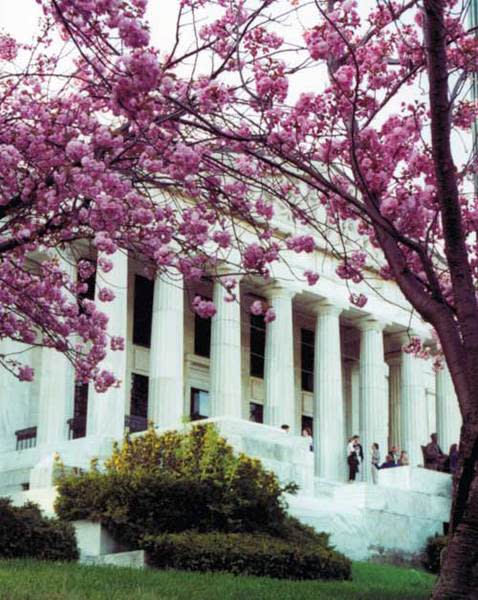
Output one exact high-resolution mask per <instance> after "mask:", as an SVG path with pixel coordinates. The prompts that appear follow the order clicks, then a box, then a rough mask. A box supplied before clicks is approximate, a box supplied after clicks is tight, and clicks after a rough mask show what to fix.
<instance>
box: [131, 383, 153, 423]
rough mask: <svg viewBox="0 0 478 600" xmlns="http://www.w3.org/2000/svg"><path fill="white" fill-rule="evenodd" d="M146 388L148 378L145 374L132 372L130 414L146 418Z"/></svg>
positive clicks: (147, 386)
mask: <svg viewBox="0 0 478 600" xmlns="http://www.w3.org/2000/svg"><path fill="white" fill-rule="evenodd" d="M148 388H149V379H148V377H146V375H139V374H138V373H133V374H132V380H131V409H130V413H131V415H132V416H135V417H143V418H144V419H147V418H148Z"/></svg>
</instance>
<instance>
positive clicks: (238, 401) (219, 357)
mask: <svg viewBox="0 0 478 600" xmlns="http://www.w3.org/2000/svg"><path fill="white" fill-rule="evenodd" d="M235 279H236V280H237V277H235ZM237 295H238V298H237V299H236V300H234V301H232V302H226V301H225V300H224V297H225V296H226V291H225V290H224V287H223V286H222V285H221V283H220V281H217V280H216V281H215V282H214V292H213V300H214V305H215V307H216V314H215V315H214V317H213V318H212V322H211V362H210V367H209V380H210V385H209V398H210V407H211V417H236V418H238V419H240V418H241V417H242V393H241V375H242V372H241V306H240V303H239V288H237Z"/></svg>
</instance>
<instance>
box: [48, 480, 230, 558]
mask: <svg viewBox="0 0 478 600" xmlns="http://www.w3.org/2000/svg"><path fill="white" fill-rule="evenodd" d="M58 490H59V496H58V499H57V501H56V504H55V509H56V512H57V514H58V516H59V517H60V518H62V519H64V520H69V521H75V520H78V519H86V520H89V521H99V522H101V524H102V525H104V526H105V527H106V528H107V529H108V531H109V532H110V533H111V534H112V535H113V537H115V539H117V540H118V541H119V542H121V543H123V544H125V545H127V546H129V547H131V548H137V547H138V545H139V540H140V539H141V538H142V537H144V536H145V535H156V534H158V533H162V532H181V531H185V530H187V529H198V530H199V531H210V530H214V529H218V528H222V527H224V526H225V524H224V522H225V517H224V515H223V514H222V513H221V510H219V509H218V508H217V509H216V510H214V507H215V505H218V504H219V503H220V499H218V498H217V497H218V495H219V494H218V491H217V490H216V489H215V486H214V484H213V483H212V482H208V481H195V480H189V479H179V480H178V479H170V478H167V477H164V476H163V477H158V476H157V475H155V474H151V475H146V474H145V475H127V474H123V473H121V474H118V473H116V474H108V475H106V474H103V475H101V474H90V475H89V476H82V477H79V478H68V479H65V480H63V481H61V482H60V483H59V488H58Z"/></svg>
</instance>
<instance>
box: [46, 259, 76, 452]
mask: <svg viewBox="0 0 478 600" xmlns="http://www.w3.org/2000/svg"><path fill="white" fill-rule="evenodd" d="M61 266H62V268H63V269H64V271H65V273H67V275H68V276H69V277H70V279H71V280H72V281H76V264H75V260H74V258H73V256H71V255H70V254H68V256H66V257H65V260H62V265H61ZM72 299H73V298H72ZM40 361H41V373H38V377H39V388H38V389H39V394H38V426H37V427H38V429H37V445H42V444H47V445H52V444H57V443H59V442H62V441H65V440H67V439H68V426H67V423H66V421H67V419H68V418H69V417H70V413H71V410H72V406H73V398H74V393H75V370H74V367H73V365H72V364H71V362H70V361H69V360H68V359H67V357H66V356H65V355H64V354H62V353H61V352H57V351H56V350H54V349H52V348H42V349H41V359H40Z"/></svg>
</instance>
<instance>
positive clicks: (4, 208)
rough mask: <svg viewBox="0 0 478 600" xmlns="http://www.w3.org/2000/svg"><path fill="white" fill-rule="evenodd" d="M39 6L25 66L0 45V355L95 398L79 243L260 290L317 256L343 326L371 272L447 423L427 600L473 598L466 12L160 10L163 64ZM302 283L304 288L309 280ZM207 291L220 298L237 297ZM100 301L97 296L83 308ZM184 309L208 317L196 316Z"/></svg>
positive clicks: (92, 2) (476, 210)
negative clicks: (442, 398) (165, 17)
mask: <svg viewBox="0 0 478 600" xmlns="http://www.w3.org/2000/svg"><path fill="white" fill-rule="evenodd" d="M39 2H40V4H41V5H42V7H43V10H44V15H45V18H44V22H43V25H42V29H41V31H40V32H39V35H38V39H37V41H36V42H35V45H34V46H30V47H28V48H26V47H20V46H19V44H17V43H16V42H15V40H14V39H12V38H11V37H9V36H8V35H6V34H5V35H3V36H2V38H1V40H0V57H1V59H2V75H1V79H0V86H1V95H0V98H1V100H0V101H1V107H2V110H1V115H0V119H1V127H0V162H1V168H0V217H1V221H0V280H1V281H2V286H1V288H0V339H1V338H2V337H9V338H12V339H18V340H21V341H23V342H25V343H27V344H39V345H48V346H53V347H55V348H57V349H58V350H60V351H62V352H65V353H67V354H68V355H69V356H71V358H72V360H73V361H74V362H75V365H76V368H77V372H78V377H80V378H84V379H87V378H90V377H93V378H95V380H96V382H97V386H98V387H99V388H100V389H104V388H105V387H107V386H108V385H111V384H113V383H114V378H113V375H112V374H110V373H105V372H102V371H101V368H100V367H99V366H98V365H100V363H101V359H102V358H103V357H104V354H105V352H106V348H107V345H108V344H110V345H111V346H112V347H113V348H118V349H120V348H121V346H122V342H121V340H118V339H116V338H114V337H113V338H111V339H109V338H108V337H107V335H106V329H107V324H106V322H105V319H104V317H103V315H102V313H101V311H100V310H99V309H98V307H97V306H96V305H95V303H93V302H91V301H88V300H81V294H82V293H84V291H85V290H84V287H85V283H84V281H86V279H87V276H88V272H89V267H88V264H87V263H86V262H85V264H84V265H83V267H82V266H81V265H82V263H81V261H80V267H79V276H80V277H79V281H76V280H73V279H72V278H71V277H70V276H68V274H67V270H65V261H66V262H68V258H67V256H65V255H66V254H67V253H68V252H71V251H72V250H71V249H72V248H75V247H76V246H75V244H80V243H85V242H86V243H87V244H89V245H90V246H91V247H92V248H93V249H94V251H95V253H97V255H98V257H99V258H98V269H99V271H101V270H104V271H107V270H109V269H110V268H111V260H110V259H109V258H108V256H109V255H111V254H114V252H116V251H118V252H119V251H128V252H129V253H131V254H132V255H135V256H138V257H141V259H142V260H143V261H144V263H145V265H146V268H148V269H149V270H150V271H151V272H155V271H158V270H159V271H161V270H171V269H173V270H176V271H178V272H180V273H181V274H182V275H183V276H184V277H185V279H186V280H187V281H188V280H194V279H197V278H200V277H201V276H202V275H203V274H205V273H211V272H213V273H214V272H215V267H216V265H217V263H218V261H224V260H227V261H229V262H230V263H231V264H232V265H233V269H235V270H237V272H244V271H246V272H254V273H257V274H260V275H262V276H263V277H265V278H267V277H268V276H269V275H270V269H271V264H273V263H274V262H276V261H279V260H281V257H282V256H283V255H284V254H285V253H290V252H299V253H300V252H304V253H311V252H313V251H314V250H315V249H316V248H317V246H318V245H319V244H320V245H321V247H323V246H324V245H325V246H328V250H329V251H330V252H331V253H333V255H334V256H335V257H336V258H337V259H338V260H339V266H338V268H337V277H340V278H342V279H344V280H345V281H346V282H347V285H349V286H350V301H351V302H352V303H353V304H356V305H357V306H364V305H365V304H366V302H367V297H366V294H364V293H362V292H360V293H358V292H357V290H354V285H356V284H359V283H360V282H369V281H371V280H372V279H373V278H372V277H371V276H370V274H371V273H372V274H373V277H376V276H377V274H378V275H379V276H380V277H381V278H383V279H391V280H394V281H395V282H396V283H397V285H398V286H399V288H400V289H401V291H402V292H403V294H404V296H405V298H406V299H407V300H408V301H409V303H410V305H411V306H412V307H413V309H414V310H415V311H416V312H417V313H418V314H419V315H420V316H421V317H422V319H423V320H424V321H426V322H427V323H429V324H430V325H431V326H432V327H433V329H434V331H435V332H436V335H437V338H438V340H439V342H440V344H441V348H442V352H443V355H444V359H445V360H446V362H447V365H448V367H449V369H450V373H451V376H452V379H453V383H454V386H455V390H456V393H457V397H458V400H459V405H460V410H461V413H462V416H463V427H462V431H461V439H460V468H459V472H458V474H457V475H456V477H455V481H454V498H453V506H452V512H451V520H450V541H449V546H448V551H447V557H446V560H445V562H444V565H443V569H442V574H441V577H440V580H439V582H438V584H437V586H436V588H435V591H434V594H433V597H434V598H435V599H440V600H441V599H445V598H470V599H471V598H473V597H474V596H473V594H475V593H476V589H477V588H478V575H477V573H478V554H477V553H478V550H477V548H478V475H477V467H478V388H477V386H476V381H478V307H477V297H476V290H477V278H478V256H477V250H478V246H477V239H476V229H477V225H478V207H477V194H476V189H474V187H473V177H474V176H476V173H477V170H478V166H477V153H476V147H475V146H473V143H472V142H471V141H470V140H471V137H470V132H471V129H472V126H473V124H474V122H475V120H476V118H477V115H478V107H477V103H476V99H473V98H472V97H471V96H470V89H471V86H472V82H473V78H476V77H477V70H478V42H477V36H476V33H477V32H476V29H475V28H473V27H471V26H469V24H468V20H467V12H468V9H469V5H470V2H469V1H468V0H408V1H407V0H395V1H393V0H390V1H389V0H383V1H376V2H375V1H373V0H370V1H367V2H364V3H359V2H357V1H356V0H335V1H332V0H311V1H310V2H309V1H302V0H290V1H289V0H247V1H246V0H216V1H213V0H180V1H179V0H178V2H177V6H178V20H177V30H176V37H175V43H174V44H173V47H171V48H161V47H159V48H158V47H156V46H155V45H154V44H153V43H152V41H151V33H152V29H150V27H149V25H148V21H147V13H146V11H147V0H39ZM359 4H360V6H359ZM59 37H60V38H61V40H62V42H61V45H60V42H59V40H58V38H59ZM25 56H28V60H25V58H23V60H20V59H21V57H25ZM463 140H465V146H466V144H468V151H466V152H465V151H463ZM284 210H285V211H286V212H287V213H288V215H289V216H290V218H291V219H292V220H293V221H294V222H295V224H296V225H297V231H298V232H299V233H297V234H296V235H290V236H288V237H286V238H285V239H284V236H280V235H275V234H276V233H277V232H276V230H275V229H274V218H273V217H274V214H275V213H277V211H284ZM244 231H247V232H248V235H247V236H245V235H243V232H244ZM331 232H333V235H331ZM251 235H252V236H253V239H252V241H251ZM82 269H83V271H84V273H83V274H82ZM218 273H219V271H218ZM218 276H219V275H218ZM303 276H304V278H305V279H306V280H307V281H308V282H309V284H310V285H314V284H315V283H316V281H317V278H318V277H319V274H318V273H315V272H313V271H306V272H304V274H303ZM223 283H224V288H225V296H226V299H228V300H234V299H235V296H234V289H235V285H236V282H235V280H234V277H231V276H230V275H228V276H227V277H225V278H223ZM112 297H113V292H112V291H111V290H108V289H105V290H104V292H103V294H102V298H100V300H101V299H102V300H104V301H108V300H111V299H112ZM193 304H194V308H195V310H197V311H199V312H202V313H203V314H204V315H208V316H210V315H211V314H213V313H214V306H213V305H212V304H211V303H210V302H208V301H204V300H203V299H201V298H197V299H195V300H194V303H193ZM79 305H80V306H81V309H80V308H79ZM265 308H266V307H263V306H261V305H260V303H259V304H257V303H254V305H253V308H252V310H253V311H255V312H262V311H264V310H265ZM273 317H274V315H273V314H272V313H271V312H270V311H269V312H268V314H267V319H268V320H269V319H272V318H273ZM414 347H415V349H416V350H417V352H418V351H419V350H420V347H419V344H418V342H416V341H414ZM0 360H3V362H4V363H5V364H6V366H7V367H8V368H10V369H13V370H15V369H17V370H19V375H20V377H23V378H25V379H28V378H30V377H31V373H30V372H29V371H28V368H27V367H21V366H19V365H17V364H16V363H12V362H9V361H8V359H7V358H6V357H4V358H3V359H2V357H1V356H0Z"/></svg>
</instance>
